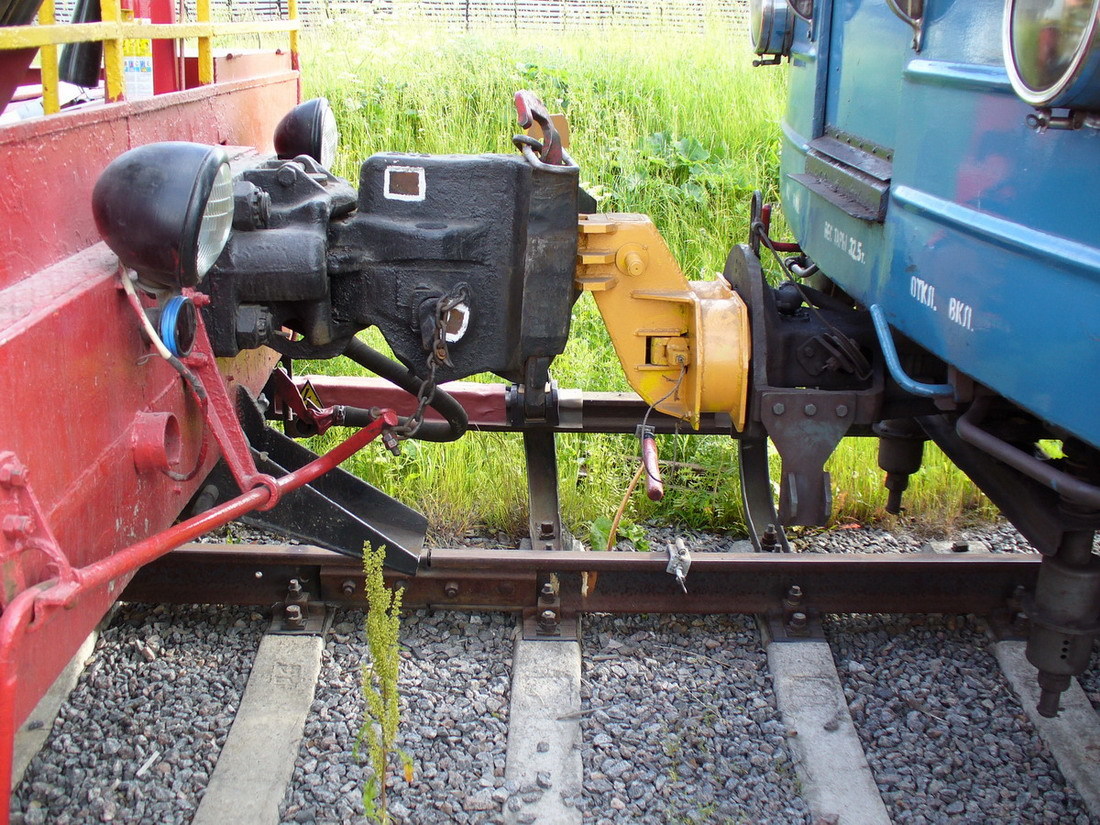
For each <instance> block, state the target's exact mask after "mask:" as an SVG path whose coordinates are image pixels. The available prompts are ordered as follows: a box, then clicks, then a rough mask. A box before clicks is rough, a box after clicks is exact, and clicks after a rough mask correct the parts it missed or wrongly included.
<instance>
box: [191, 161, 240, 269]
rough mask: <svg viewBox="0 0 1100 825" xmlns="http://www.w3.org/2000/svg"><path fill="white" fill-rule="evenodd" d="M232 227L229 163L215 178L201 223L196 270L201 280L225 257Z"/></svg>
mask: <svg viewBox="0 0 1100 825" xmlns="http://www.w3.org/2000/svg"><path fill="white" fill-rule="evenodd" d="M232 228H233V173H232V172H231V171H230V170H229V164H228V163H223V164H222V165H221V166H219V167H218V172H217V174H216V175H215V176H214V185H213V186H212V187H211V188H210V197H209V198H207V199H206V208H205V209H204V210H203V213H202V221H201V222H200V223H199V235H198V243H197V244H196V246H197V249H196V251H195V270H196V271H197V272H198V276H199V278H200V279H201V278H202V277H203V276H204V275H206V273H207V272H209V271H210V267H212V266H213V265H214V261H216V260H218V256H219V255H221V254H222V250H223V249H225V244H226V241H228V240H229V230H230V229H232Z"/></svg>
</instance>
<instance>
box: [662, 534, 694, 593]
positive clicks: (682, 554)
mask: <svg viewBox="0 0 1100 825" xmlns="http://www.w3.org/2000/svg"><path fill="white" fill-rule="evenodd" d="M690 569H691V553H690V552H688V549H687V546H686V545H685V544H684V540H683V539H682V538H680V537H679V536H677V537H676V541H675V543H673V544H670V545H669V546H668V567H666V568H665V572H666V573H671V574H672V575H673V576H675V577H676V583H677V584H679V585H680V587H682V588H683V590H684V592H685V593H687V592H688V589H687V583H686V579H687V574H688V570H690Z"/></svg>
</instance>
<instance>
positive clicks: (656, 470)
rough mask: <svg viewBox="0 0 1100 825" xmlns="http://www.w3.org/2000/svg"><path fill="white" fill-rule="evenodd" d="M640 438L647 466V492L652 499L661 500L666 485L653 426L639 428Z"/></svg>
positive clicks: (645, 465) (643, 463)
mask: <svg viewBox="0 0 1100 825" xmlns="http://www.w3.org/2000/svg"><path fill="white" fill-rule="evenodd" d="M636 434H637V436H638V440H639V441H641V442H642V466H643V467H645V494H646V497H648V498H649V500H650V501H660V500H661V499H663V498H664V497H665V485H664V482H663V481H661V468H660V467H659V466H658V465H657V437H656V434H655V433H654V432H653V428H652V427H642V426H640V425H639V427H638V430H637V433H636Z"/></svg>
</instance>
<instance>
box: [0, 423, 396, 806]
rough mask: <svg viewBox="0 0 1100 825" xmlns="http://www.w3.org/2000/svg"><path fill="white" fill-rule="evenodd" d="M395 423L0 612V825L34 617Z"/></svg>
mask: <svg viewBox="0 0 1100 825" xmlns="http://www.w3.org/2000/svg"><path fill="white" fill-rule="evenodd" d="M396 425H397V414H396V413H394V412H393V411H392V410H383V411H382V414H381V415H380V417H379V418H378V419H377V420H376V421H374V422H372V423H371V424H369V425H368V426H366V427H363V428H362V429H360V430H358V431H357V432H356V433H355V434H354V435H352V436H351V437H349V438H348V439H346V440H345V441H343V442H342V443H341V444H339V445H337V446H336V447H334V448H333V449H332V450H330V451H329V452H327V453H325V454H324V455H323V456H320V457H319V458H317V459H315V460H313V461H311V462H310V463H309V464H307V465H306V466H304V467H302V468H300V469H298V470H295V471H294V472H292V473H288V474H287V475H285V476H282V477H280V478H277V479H275V488H274V489H272V488H271V487H268V486H258V487H254V488H253V489H251V490H248V491H246V492H244V493H242V494H241V495H240V496H238V497H237V498H234V499H232V500H231V501H227V502H226V503H224V504H222V505H219V506H218V507H214V508H212V509H210V510H208V511H206V512H205V513H202V514H200V515H198V516H195V517H193V518H190V519H188V520H187V521H184V522H181V523H180V524H177V525H175V526H174V527H171V528H169V529H167V530H164V531H162V532H160V533H157V534H156V535H154V536H150V537H149V538H147V539H145V540H144V541H140V542H138V543H136V544H133V545H131V546H130V547H127V548H126V549H124V550H120V551H119V552H117V553H115V554H113V555H111V556H109V557H107V558H105V559H101V560H100V561H97V562H94V563H93V564H89V565H87V566H86V567H82V568H79V569H77V570H73V571H72V573H73V574H74V575H73V580H72V581H71V582H68V583H65V584H59V583H56V582H47V583H44V584H42V585H39V586H36V587H33V588H30V589H28V590H25V591H23V592H22V593H20V594H19V595H18V596H17V597H16V598H15V599H13V600H12V601H11V603H10V604H9V605H8V606H7V608H6V609H5V610H4V614H3V616H0V825H7V823H8V821H9V810H10V803H11V800H10V791H11V781H10V777H11V768H12V748H13V746H14V741H15V729H16V726H17V725H18V724H19V723H20V722H21V720H17V719H16V717H15V707H16V692H17V688H18V672H17V670H18V668H17V661H18V657H17V656H16V650H17V648H18V647H19V646H20V643H21V642H22V641H23V640H25V639H26V638H27V636H26V631H27V630H28V628H29V627H30V626H31V624H32V622H33V621H46V620H47V617H48V611H51V610H53V609H56V608H58V607H71V606H73V605H74V604H75V603H76V602H77V600H78V599H79V598H80V597H81V596H83V595H85V594H87V593H89V592H90V591H94V590H96V589H98V588H102V587H105V586H107V585H108V584H109V583H110V582H112V581H114V580H116V579H119V578H120V577H123V576H125V575H127V574H129V573H132V572H133V571H134V570H136V569H137V568H139V567H141V566H142V565H144V564H148V563H149V562H151V561H153V560H155V559H157V558H159V557H160V556H163V555H164V554H165V553H167V552H168V551H170V550H172V549H173V548H176V547H178V546H180V545H181V544H184V543H186V542H188V541H190V540H192V539H194V538H196V537H198V536H200V535H202V534H203V533H206V532H209V531H210V530H213V529H215V528H217V527H220V526H222V525H223V524H226V523H228V522H230V521H232V520H233V519H235V518H237V517H238V516H240V515H243V514H244V513H246V512H248V511H250V510H254V509H257V508H260V507H263V506H264V505H265V504H266V503H268V502H269V501H270V500H271V499H272V498H273V497H277V496H279V495H281V494H283V493H287V492H290V491H292V490H296V489H298V488H299V487H302V486H303V485H306V484H309V483H310V482H312V481H314V480H316V479H317V478H319V477H320V476H322V475H324V474H325V473H327V472H328V471H329V470H331V469H334V468H335V467H337V466H338V465H339V464H340V463H341V462H343V461H345V460H346V459H348V458H350V457H351V456H352V455H354V454H355V453H356V452H358V451H359V450H361V449H362V448H363V447H364V446H366V445H367V444H368V443H369V442H371V441H373V440H374V439H375V438H377V437H378V436H379V435H380V434H381V432H382V430H383V429H384V428H385V427H393V426H396Z"/></svg>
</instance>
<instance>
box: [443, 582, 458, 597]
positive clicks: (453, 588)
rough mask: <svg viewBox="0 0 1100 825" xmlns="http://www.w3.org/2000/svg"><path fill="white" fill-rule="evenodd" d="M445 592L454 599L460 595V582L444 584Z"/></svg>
mask: <svg viewBox="0 0 1100 825" xmlns="http://www.w3.org/2000/svg"><path fill="white" fill-rule="evenodd" d="M443 594H444V595H445V596H446V597H447V598H448V599H453V598H454V597H455V596H457V595H458V582H447V583H446V584H445V585H443Z"/></svg>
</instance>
